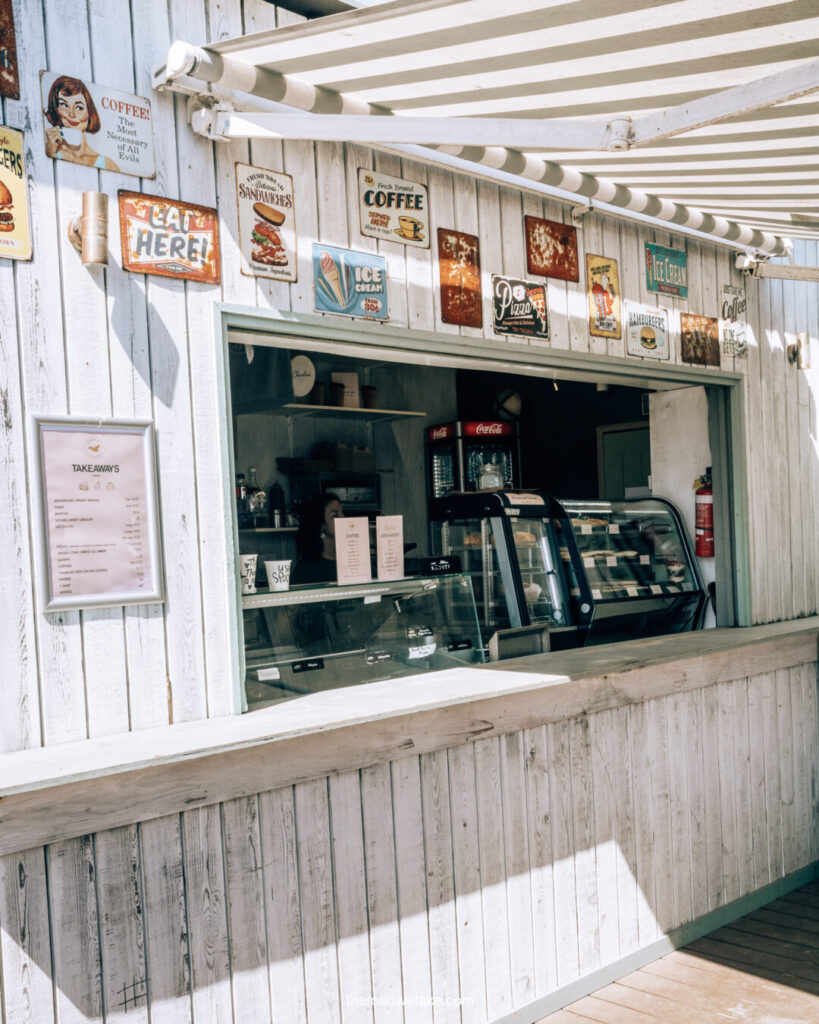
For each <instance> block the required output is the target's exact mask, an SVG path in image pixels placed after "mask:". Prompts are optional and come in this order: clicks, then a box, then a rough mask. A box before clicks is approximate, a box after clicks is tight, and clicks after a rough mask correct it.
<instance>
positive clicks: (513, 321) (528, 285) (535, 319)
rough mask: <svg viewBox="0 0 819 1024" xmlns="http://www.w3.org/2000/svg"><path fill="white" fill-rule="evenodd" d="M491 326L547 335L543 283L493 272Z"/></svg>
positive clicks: (507, 331)
mask: <svg viewBox="0 0 819 1024" xmlns="http://www.w3.org/2000/svg"><path fill="white" fill-rule="evenodd" d="M492 326H493V328H494V330H495V333H496V334H513V335H517V336H524V337H533V338H540V339H541V340H545V339H547V338H548V337H549V311H548V308H547V305H546V285H545V284H541V283H539V282H537V281H521V280H519V279H518V278H516V277H501V276H500V275H498V274H493V275H492Z"/></svg>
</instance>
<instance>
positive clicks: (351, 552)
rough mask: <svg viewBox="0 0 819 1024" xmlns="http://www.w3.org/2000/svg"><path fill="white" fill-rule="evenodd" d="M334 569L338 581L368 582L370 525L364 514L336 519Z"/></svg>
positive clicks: (370, 570) (371, 575)
mask: <svg viewBox="0 0 819 1024" xmlns="http://www.w3.org/2000/svg"><path fill="white" fill-rule="evenodd" d="M335 522H336V525H335V531H336V571H337V573H338V582H339V583H341V584H348V583H369V582H370V581H371V580H372V578H373V574H372V569H371V567H370V526H369V521H368V519H367V517H366V516H342V517H341V518H340V519H336V521H335Z"/></svg>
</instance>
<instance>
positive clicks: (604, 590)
mask: <svg viewBox="0 0 819 1024" xmlns="http://www.w3.org/2000/svg"><path fill="white" fill-rule="evenodd" d="M560 503H561V505H562V506H563V508H564V509H565V510H566V512H567V513H568V516H569V521H570V527H571V531H572V533H573V535H574V537H575V538H576V541H577V545H578V547H579V549H580V554H581V556H582V565H583V575H584V576H585V578H586V580H587V581H588V585H589V590H590V592H591V597H592V600H593V602H594V619H593V621H592V626H591V630H590V634H589V641H588V642H589V643H609V642H612V641H615V640H628V639H634V638H637V637H645V636H660V635H662V634H664V633H682V632H685V631H686V630H692V629H698V628H700V627H701V625H702V618H703V614H704V611H705V603H706V597H707V595H706V591H705V588H704V586H703V582H702V578H701V577H700V574H699V570H698V568H697V561H696V558H695V557H694V552H693V549H692V547H691V542H690V540H689V538H688V534H687V532H686V529H685V524H684V523H683V521H682V518H681V516H680V514H679V512H678V511H677V509H676V508H674V506H673V505H672V504H671V502H669V501H667V500H665V499H664V498H641V499H639V500H620V501H573V500H564V499H561V502H560Z"/></svg>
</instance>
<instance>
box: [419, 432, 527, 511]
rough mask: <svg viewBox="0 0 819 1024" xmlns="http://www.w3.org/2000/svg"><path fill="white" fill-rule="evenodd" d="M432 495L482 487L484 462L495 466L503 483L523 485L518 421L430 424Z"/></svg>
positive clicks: (504, 484)
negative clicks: (433, 425)
mask: <svg viewBox="0 0 819 1024" xmlns="http://www.w3.org/2000/svg"><path fill="white" fill-rule="evenodd" d="M426 438H427V473H428V485H429V495H430V497H431V498H442V497H444V495H446V494H449V493H450V491H476V490H480V489H481V487H480V478H481V475H482V474H483V473H484V466H492V467H493V474H494V473H496V474H497V476H498V477H499V478H500V480H501V481H502V483H501V484H500V486H501V487H520V438H519V435H518V426H517V423H509V422H506V421H504V420H480V421H472V422H461V421H457V422H455V423H441V424H439V425H438V426H436V427H429V428H428V429H427V432H426Z"/></svg>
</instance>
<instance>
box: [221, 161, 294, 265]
mask: <svg viewBox="0 0 819 1024" xmlns="http://www.w3.org/2000/svg"><path fill="white" fill-rule="evenodd" d="M236 196H237V199H238V203H239V246H240V249H241V254H242V268H241V269H242V273H243V274H246V275H248V276H249V277H272V278H275V279H276V280H278V281H295V280H296V275H297V273H298V268H297V265H296V219H295V212H294V204H293V179H292V178H291V177H290V175H289V174H282V173H280V172H279V171H271V170H267V169H266V168H263V167H251V166H250V164H236Z"/></svg>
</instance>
